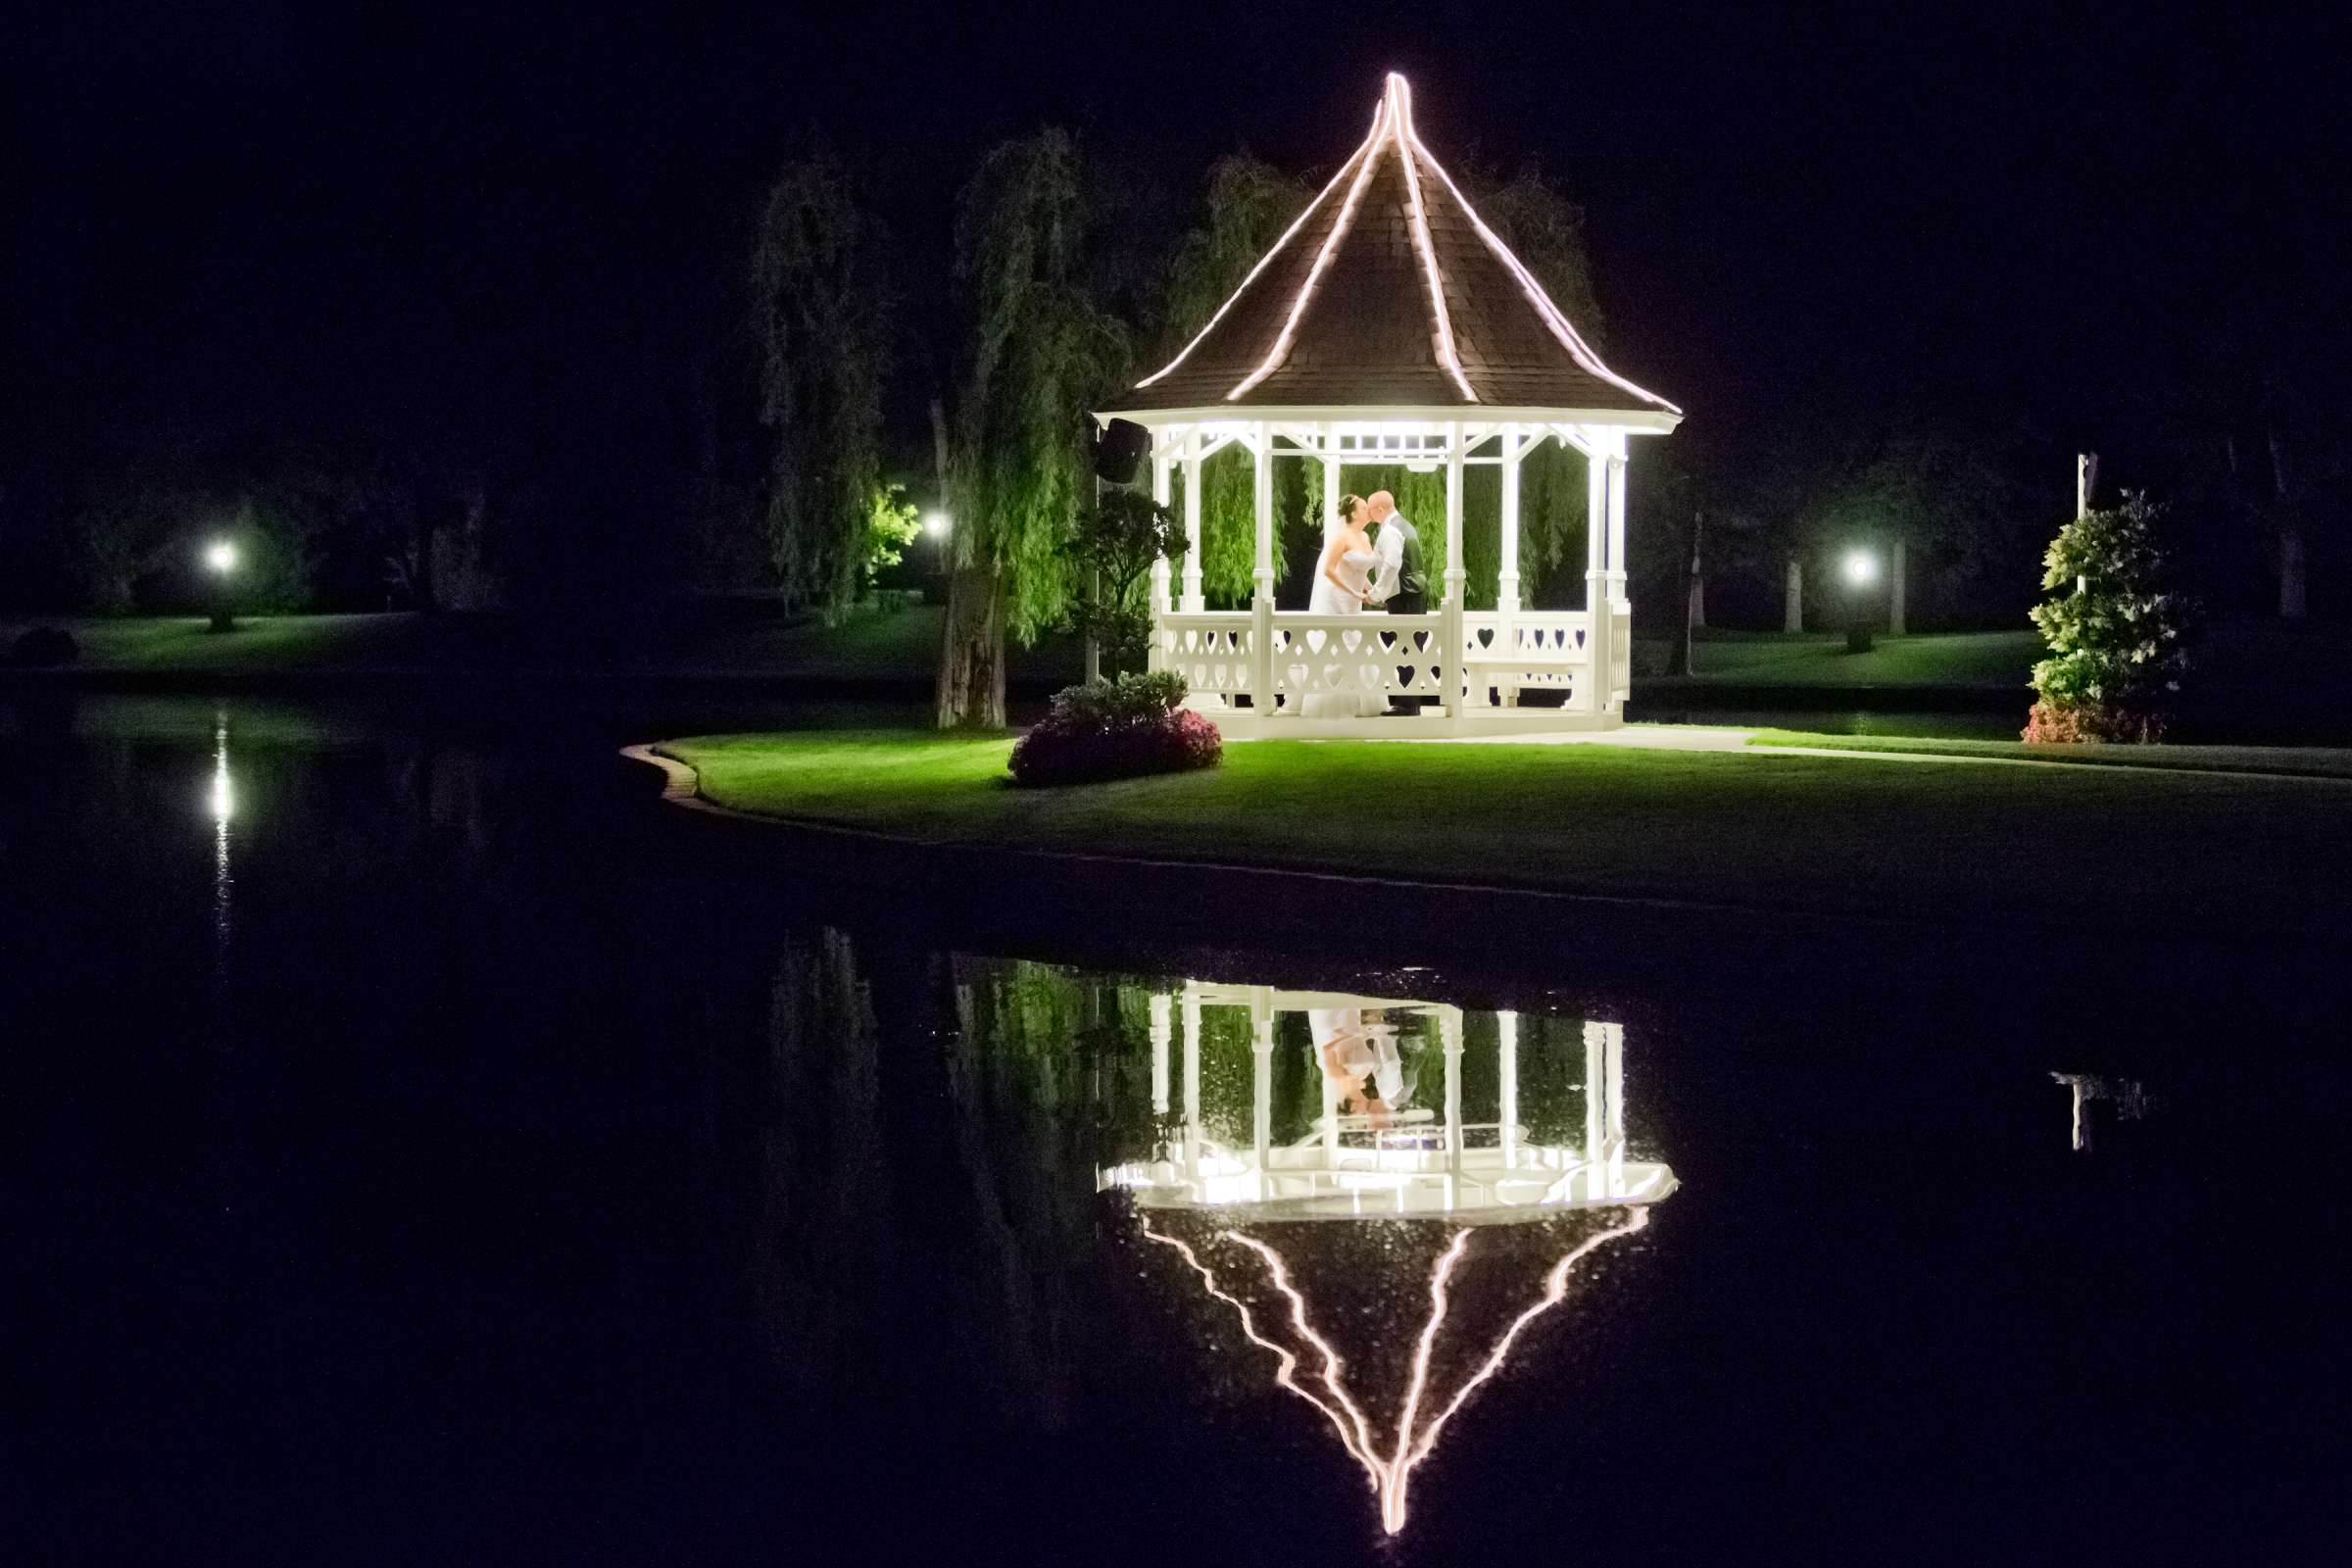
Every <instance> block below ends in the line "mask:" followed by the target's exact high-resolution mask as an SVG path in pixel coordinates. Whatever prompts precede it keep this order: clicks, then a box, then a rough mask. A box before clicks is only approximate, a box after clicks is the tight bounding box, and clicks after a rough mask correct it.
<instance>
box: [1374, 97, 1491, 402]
mask: <svg viewBox="0 0 2352 1568" xmlns="http://www.w3.org/2000/svg"><path fill="white" fill-rule="evenodd" d="M1389 99H1390V101H1391V102H1392V103H1393V104H1394V105H1395V106H1396V108H1395V115H1396V120H1397V124H1398V126H1399V127H1400V129H1399V131H1398V133H1397V162H1398V163H1399V164H1402V165H1403V166H1404V189H1405V196H1406V207H1407V210H1408V211H1409V212H1410V213H1411V215H1412V231H1413V243H1414V245H1415V246H1417V247H1418V248H1419V250H1420V252H1421V270H1422V273H1423V275H1424V276H1425V277H1427V279H1428V280H1429V313H1430V324H1431V326H1432V327H1433V328H1434V329H1435V338H1436V342H1437V348H1438V363H1439V364H1440V365H1443V366H1444V367H1446V373H1447V374H1448V375H1451V376H1452V377H1453V384H1454V385H1455V386H1457V387H1460V388H1461V390H1462V397H1463V400H1464V401H1466V402H1470V403H1476V402H1477V401H1478V394H1477V393H1476V392H1473V391H1471V390H1470V378H1469V377H1468V376H1466V375H1464V374H1462V357H1461V355H1460V354H1458V353H1457V352H1455V350H1454V346H1453V322H1452V320H1451V319H1449V318H1448V317H1447V316H1446V285H1445V282H1444V281H1443V279H1441V278H1440V277H1439V275H1438V251H1437V246H1436V245H1435V244H1434V243H1433V242H1432V241H1431V239H1430V237H1429V209H1428V207H1427V205H1426V204H1425V203H1423V201H1422V200H1421V174H1420V172H1419V171H1417V170H1416V169H1414V168H1413V150H1414V149H1415V148H1417V147H1419V146H1420V145H1421V138H1420V137H1419V136H1418V135H1416V134H1415V133H1414V131H1413V89H1412V84H1411V83H1410V82H1408V81H1406V80H1405V79H1404V77H1403V76H1401V75H1399V74H1397V73H1396V72H1394V71H1392V72H1390V73H1389ZM1406 137H1411V138H1412V140H1411V144H1410V145H1409V146H1408V145H1407V144H1406V140H1405V138H1406Z"/></svg>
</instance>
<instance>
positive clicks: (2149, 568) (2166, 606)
mask: <svg viewBox="0 0 2352 1568" xmlns="http://www.w3.org/2000/svg"><path fill="white" fill-rule="evenodd" d="M2163 511H2164V509H2163V508H2161V507H2159V506H2157V505H2155V504H2154V503H2152V502H2150V501H2149V500H2148V499H2147V497H2145V496H2144V495H2127V496H2125V498H2124V504H2123V505H2122V506H2121V507H2117V508H2114V509H2112V510H2109V511H2106V512H2092V513H2086V514H2085V515H2082V516H2080V517H2077V518H2075V519H2074V520H2073V521H2072V522H2069V523H2068V524H2067V525H2066V526H2065V527H2063V528H2061V529H2059V530H2058V537H2057V538H2056V539H2053V540H2052V541H2050V548H2049V551H2048V553H2047V554H2046V555H2044V556H2043V558H2042V574H2041V585H2042V587H2043V588H2045V589H2057V590H2060V592H2059V595H2058V597H2057V598H2055V599H2052V600H2049V601H2048V602H2046V603H2044V604H2039V605H2036V606H2034V612H2033V614H2034V625H2035V626H2037V627H2039V628H2040V630H2041V635H2042V640H2043V641H2044V642H2046V643H2047V644H2048V645H2049V651H2050V657H2049V658H2047V659H2045V660H2043V661H2041V662H2039V663H2037V664H2035V665H2034V689H2035V691H2036V692H2037V693H2038V694H2039V699H2040V700H2039V701H2037V702H2036V703H2034V712H2033V715H2032V717H2031V718H2030V719H2029V720H2028V722H2027V725H2026V731H2025V738H2026V739H2027V740H2029V741H2042V742H2054V743H2074V742H2081V741H2153V740H2159V739H2161V738H2162V737H2163V735H2164V732H2165V730H2166V728H2167V727H2168V724H2169V722H2170V714H2169V710H2170V708H2171V705H2172V701H2173V699H2174V697H2175V696H2176V695H2177V694H2178V693H2179V692H2180V676H2181V674H2182V672H2183V671H2185V670H2186V669H2187V667H2188V651H2187V648H2186V647H2185V634H2186V631H2187V627H2188V622H2189V618H2190V614H2191V611H2192V607H2191V606H2190V605H2189V603H2188V602H2187V601H2186V600H2184V599H2182V598H2181V597H2180V596H2179V595H2177V594H2172V593H2167V592H2165V591H2163V588H2162V586H2161V585H2162V581H2163V574H2164V554H2163V552H2162V551H2160V550H2159V549H2158V548H2157V547H2156V538H2155V523H2156V522H2157V520H2158V519H2159V518H2160V517H2161V516H2162V515H2163Z"/></svg>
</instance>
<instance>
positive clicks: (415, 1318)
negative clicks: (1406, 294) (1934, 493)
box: [0, 699, 2347, 1563]
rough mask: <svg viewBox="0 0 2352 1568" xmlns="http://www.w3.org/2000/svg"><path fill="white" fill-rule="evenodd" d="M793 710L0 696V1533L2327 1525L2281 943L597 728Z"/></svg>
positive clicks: (1569, 1531) (1824, 1555)
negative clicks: (777, 814)
mask: <svg viewBox="0 0 2352 1568" xmlns="http://www.w3.org/2000/svg"><path fill="white" fill-rule="evenodd" d="M767 717H772V715H761V714H758V713H750V712H738V713H731V714H728V713H687V712H683V711H669V712H665V713H639V714H622V713H614V712H611V711H581V712H573V713H562V712H547V711H531V712H519V711H475V712H471V713H469V714H467V715H466V717H464V718H462V719H436V720H426V719H423V718H420V717H419V716H417V715H415V714H410V713H404V712H399V711H380V710H378V711H359V710H352V709H341V710H337V709H332V708H319V707H286V706H273V705H269V704H262V703H256V702H245V701H239V702H234V703H229V704H224V705H220V706H216V705H214V704H211V703H203V702H190V701H176V700H174V701H134V700H126V699H105V700H101V699H88V700H83V701H79V702H74V701H72V700H56V699H52V700H46V701H44V702H43V703H41V704H39V705H37V706H36V707H34V708H32V709H26V708H25V707H23V706H22V705H19V706H17V707H13V708H12V707H9V706H8V705H7V704H6V703H5V702H4V701H0V909H4V910H5V914H4V917H0V930H4V932H5V936H6V939H7V946H6V959H5V967H4V969H0V1150H4V1151H5V1156H4V1157H5V1160H6V1167H5V1168H6V1171H7V1176H6V1179H5V1184H4V1185H0V1240H5V1243H6V1249H7V1266H8V1283H7V1287H6V1290H7V1310H6V1312H5V1314H0V1322H5V1324H6V1325H7V1332H6V1336H5V1341H4V1342H0V1379H4V1384H0V1386H4V1387H5V1391H6V1394H5V1399H4V1401H0V1506H4V1507H5V1514H4V1515H0V1528H4V1530H5V1535H6V1544H7V1545H8V1546H9V1547H10V1548H11V1549H10V1550H8V1551H6V1552H5V1553H0V1557H4V1558H5V1560H7V1561H10V1562H49V1561H78V1562H91V1563H131V1562H139V1563H146V1562H181V1561H222V1562H239V1563H244V1562H280V1561H283V1562H304V1563H309V1562H336V1563H350V1562H401V1563H416V1562H432V1563H462V1562H482V1563H526V1562H527V1563H553V1562H646V1563H682V1562H736V1561H744V1562H766V1561H777V1562H802V1561H809V1562H832V1561H875V1562H897V1561H913V1560H956V1561H963V1560H971V1561H999V1560H1011V1561H1022V1560H1032V1559H1041V1560H1049V1561H1059V1560H1070V1561H1085V1562H1093V1561H1120V1562H1131V1563H1132V1562H1147V1561H1184V1560H1190V1559H1198V1560H1203V1561H1211V1562H1219V1563H1256V1562H1265V1563H1323V1562H1348V1561H1358V1560H1378V1561H1395V1562H1408V1563H1455V1562H1463V1561H1468V1560H1473V1558H1474V1557H1478V1556H1484V1555H1486V1554H1489V1553H1495V1554H1500V1553H1508V1554H1510V1555H1511V1556H1512V1558H1514V1559H1515V1560H1524V1561H1574V1560H1582V1559H1587V1558H1600V1559H1605V1560H1622V1561H1628V1562H1649V1563H1655V1562H1661V1561H1703V1562H1725V1561H1744V1560H1761V1561H1798V1560H1801V1561H1806V1562H1819V1561H1873V1562H1877V1561H1906V1562H1907V1561H1921V1560H1968V1561H2036V1560H2058V1559H2066V1560H2072V1561H2084V1560H2087V1561H2127V1560H2139V1561H2148V1560H2174V1559H2179V1558H2184V1557H2192V1556H2193V1557H2197V1558H2198V1559H2199V1560H2204V1561H2212V1560H2217V1559H2218V1560H2252V1559H2255V1558H2257V1557H2258V1556H2262V1557H2268V1558H2270V1559H2271V1560H2304V1559H2310V1558H2318V1557H2323V1556H2332V1548H2333V1547H2334V1546H2335V1545H2337V1544H2340V1543H2338V1542H2336V1541H2335V1539H2334V1538H2336V1537H2337V1536H2339V1535H2340V1534H2341V1533H2342V1529H2341V1523H2340V1521H2341V1514H2342V1496H2343V1490H2344V1489H2343V1483H2344V1477H2345V1460H2346V1457H2347V1454H2346V1439H2345V1430H2346V1429H2345V1419H2344V1418H2345V1415H2346V1402H2345V1398H2344V1396H2345V1392H2346V1390H2345V1378H2344V1352H2343V1341H2344V1326H2343V1322H2344V1312H2343V1299H2342V1296H2341V1294H2340V1292H2339V1290H2338V1287H2337V1284H2336V1278H2335V1276H2336V1273H2337V1270H2338V1265H2339V1264H2340V1262H2341V1260H2342V1251H2343V1243H2344V1236H2345V1228H2344V1218H2345V1216H2344V1203H2343V1198H2342V1192H2343V1184H2342V1183H2341V1181H2340V1180H2339V1177H2338V1172H2337V1165H2338V1162H2339V1155H2340V1151H2341V1147H2342V1138H2343V1126H2344V1119H2345V1113H2346V1102H2347V1097H2346V1094H2345V1084H2346V1075H2345V1071H2344V1068H2343V1066H2342V1061H2341V1045H2342V1035H2343V1026H2344V1022H2345V1019H2344V1015H2343V1013H2344V1009H2343V1006H2342V1003H2341V989H2340V986H2337V985H2336V984H2334V983H2333V981H2332V976H2333V974H2334V972H2335V971H2334V968H2333V965H2332V963H2331V961H2330V960H2329V959H2328V958H2327V956H2325V955H2305V954H2288V953H2273V952H2258V951H2249V950H2245V949H2229V948H2223V947H2204V946H2195V945H2183V946H2181V947H2179V948H2171V949H2156V948H2146V949H2142V950H2138V951H2133V952H2126V953H2118V952H2113V951H2105V950H2099V949H2093V948H2087V947H2082V946H2080V945H2076V944H2072V943H2070V942H2068V941H2067V940H2066V939H2065V938H2064V937H2063V935H2056V936H2046V935H2045V936H2040V937H2034V938H2033V939H2031V940H2026V941H2012V942H2004V943H1999V944H1997V946H1996V944H1995V943H1993V941H1992V940H1991V939H1989V938H1986V939H1985V940H1983V941H1980V940H1979V939H1978V938H1976V937H1969V938H1966V939H1962V940H1958V941H1943V940H1932V939H1929V938H1927V937H1913V936H1908V935H1903V934H1899V933H1898V934H1894V935H1889V934H1888V933H1886V932H1874V933H1860V932H1857V933H1840V932H1835V931H1807V932H1798V933H1790V932H1787V931H1782V932H1773V933H1763V934H1760V935H1759V937H1758V940H1757V941H1756V942H1755V943H1754V944H1752V945H1750V944H1747V943H1745V942H1744V940H1743V939H1742V938H1741V937H1740V934H1739V933H1738V932H1737V931H1732V932H1726V931H1724V930H1720V929H1712V928H1711V929H1709V930H1708V931H1706V932H1703V933H1684V934H1683V935H1681V936H1680V937H1678V935H1677V934H1676V932H1675V931H1673V930H1672V929H1665V928H1660V927H1658V926H1656V925H1654V924H1653V925H1652V926H1650V927H1646V928H1643V929H1640V930H1637V929H1636V928H1635V926H1634V925H1633V924H1632V923H1631V919H1630V916H1627V915H1626V914H1625V913H1624V912H1623V911H1617V910H1611V909H1609V908H1606V907H1583V906H1567V905H1558V906H1552V907H1550V908H1549V909H1548V911H1547V912H1546V913H1544V915H1543V916H1542V917H1541V918H1538V917H1537V916H1536V915H1534V914H1531V913H1530V912H1529V910H1528V909H1526V908H1524V907H1519V908H1514V909H1511V910H1509V911H1505V912H1504V913H1502V914H1498V915H1495V916H1492V917H1487V924H1485V925H1484V926H1483V927H1482V926H1481V925H1480V923H1479V922H1480V919H1481V918H1482V917H1481V916H1480V915H1479V914H1478V912H1477V911H1476V910H1475V909H1473V910H1470V911H1468V912H1465V911H1464V910H1463V909H1461V908H1459V907H1456V908H1452V909H1449V910H1445V911H1440V912H1441V914H1442V915H1443V920H1444V923H1443V925H1440V924H1438V923H1435V917H1433V916H1432V914H1431V912H1430V911H1429V910H1427V909H1422V908H1417V907H1415V906H1414V905H1413V904H1412V903H1411V902H1410V901H1407V900H1401V899H1397V898H1393V897H1390V896H1386V895H1374V894H1368V893H1365V892H1364V891H1362V890H1360V889H1349V888H1348V887H1346V886H1344V885H1338V884H1334V885H1331V886H1329V887H1318V886H1310V887H1307V888H1305V889H1303V890H1299V889H1288V890H1285V891H1283V892H1282V893H1280V894H1279V895H1268V894H1266V893H1264V892H1263V891H1262V890H1259V889H1237V890H1236V891H1235V892H1234V893H1233V895H1232V896H1231V897H1229V898H1222V899H1220V898H1216V897H1206V898H1202V897H1196V896H1188V897H1187V898H1186V899H1185V900H1183V901H1182V902H1183V904H1184V907H1172V906H1170V905H1169V904H1167V903H1164V902H1158V900H1159V897H1160V895H1159V893H1158V892H1156V891H1155V890H1154V888H1153V887H1152V886H1151V885H1149V884H1146V883H1140V882H1139V883H1135V884H1117V885H1115V886H1112V887H1110V888H1108V889H1107V890H1105V891H1103V895H1102V897H1100V898H1098V899H1096V900H1094V901H1093V902H1092V903H1089V902H1088V901H1086V900H1085V899H1078V900H1077V901H1076V905H1077V907H1079V912H1080V915H1081V917H1080V918H1075V919H1073V918H1057V917H1056V911H1057V909H1061V910H1062V912H1063V913H1067V908H1066V907H1065V906H1069V905H1070V904H1071V902H1072V901H1071V900H1069V899H1062V900H1060V903H1059V904H1055V903H1054V900H1055V898H1056V897H1057V896H1055V895H1054V894H1052V893H1051V892H1050V891H1049V889H1048V887H1047V885H1046V883H1045V882H1043V881H1034V882H1033V881H1032V880H1031V879H1029V878H1028V877H1027V875H1026V874H1025V873H1021V872H1017V871H1001V872H999V873H998V874H996V875H994V876H993V877H975V876H973V875H971V874H969V873H958V874H957V876H956V878H955V879H954V881H953V882H952V883H951V882H947V881H926V880H923V879H922V878H921V877H920V876H919V875H917V874H915V873H914V872H911V871H909V870H908V869H907V867H906V866H904V865H900V864H889V863H885V862H883V861H881V860H878V859H875V858H872V857H871V856H866V857H865V858H860V852H858V851H855V850H852V851H846V852H845V851H843V850H842V849H840V848H838V847H834V848H830V849H827V848H824V847H822V846H786V845H783V844H775V845H764V844H763V845H748V844H746V843H745V842H743V841H742V840H741V839H739V838H736V837H733V836H722V835H718V834H716V832H715V830H714V829H713V827H712V825H711V824H710V823H708V822H704V821H698V820H696V819H693V818H691V817H689V816H688V815H687V814H686V813H683V812H679V811H677V810H675V809H665V808H662V807H660V806H658V805H657V803H656V802H655V801H654V800H653V798H652V789H651V782H652V781H651V779H650V776H639V775H640V774H641V773H642V772H643V770H641V769H632V768H631V767H630V766H629V764H626V763H623V762H621V761H620V760H617V759H615V758H614V757H613V755H612V747H613V745H614V744H615V743H616V742H617V741H619V740H622V739H626V738H630V737H631V736H632V735H643V734H645V733H660V732H662V731H663V730H673V729H677V728H684V727H691V726H695V725H701V724H710V723H744V722H755V721H759V720H760V719H762V718H767ZM1113 880H1114V882H1115V878H1114V879H1113ZM1441 1299H1442V1304H1441ZM2223 1553H2226V1554H2227V1555H2226V1556H2223V1555H2221V1554H2223Z"/></svg>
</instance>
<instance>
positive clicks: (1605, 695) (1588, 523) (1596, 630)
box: [1577, 425, 1616, 713]
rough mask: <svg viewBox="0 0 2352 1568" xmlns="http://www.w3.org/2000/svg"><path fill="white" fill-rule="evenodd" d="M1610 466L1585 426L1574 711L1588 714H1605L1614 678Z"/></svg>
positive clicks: (1596, 436) (1590, 429)
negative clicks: (1580, 638) (1581, 642)
mask: <svg viewBox="0 0 2352 1568" xmlns="http://www.w3.org/2000/svg"><path fill="white" fill-rule="evenodd" d="M1608 563H1609V465H1608V462H1607V460H1606V459H1605V458H1603V457H1602V455H1601V444H1600V441H1599V432H1598V431H1597V430H1594V429H1593V427H1592V426H1591V425H1587V426H1585V668H1586V679H1585V689H1584V690H1583V691H1582V692H1580V693H1578V694H1577V695H1578V698H1579V701H1578V703H1577V707H1578V708H1580V709H1582V710H1583V711H1586V712H1588V713H1600V712H1606V711H1608V706H1609V693H1610V692H1612V691H1614V690H1616V677H1615V676H1614V674H1613V673H1612V672H1611V671H1610V669H1609V650H1610V649H1611V648H1613V647H1615V646H1616V638H1615V637H1614V636H1613V635H1612V634H1611V631H1610V628H1609V575H1608Z"/></svg>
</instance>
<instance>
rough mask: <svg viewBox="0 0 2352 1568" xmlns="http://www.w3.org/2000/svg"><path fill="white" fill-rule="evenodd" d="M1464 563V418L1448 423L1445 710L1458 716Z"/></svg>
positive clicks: (1462, 688)
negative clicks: (1462, 420)
mask: <svg viewBox="0 0 2352 1568" xmlns="http://www.w3.org/2000/svg"><path fill="white" fill-rule="evenodd" d="M1469 575H1470V574H1469V572H1468V571H1467V570H1466V569H1465V568H1464V567H1463V565H1462V422H1461V420H1459V419H1455V420H1453V421H1452V422H1450V423H1448V424H1447V425H1446V633H1445V641H1446V685H1445V697H1446V713H1447V714H1448V715H1449V716H1451V717H1453V718H1455V719H1459V718H1460V717H1461V716H1462V707H1463V704H1464V703H1465V701H1466V700H1467V699H1466V698H1465V697H1464V695H1463V694H1464V692H1465V691H1466V690H1467V687H1466V686H1465V685H1464V684H1463V675H1462V664H1463V662H1464V661H1465V660H1467V659H1468V658H1469V656H1470V650H1469V649H1468V647H1466V646H1465V645H1464V641H1463V639H1464V636H1465V633H1464V632H1463V629H1462V626H1463V622H1462V610H1463V604H1462V585H1463V583H1464V582H1465V581H1466V580H1467V579H1468V578H1469Z"/></svg>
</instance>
